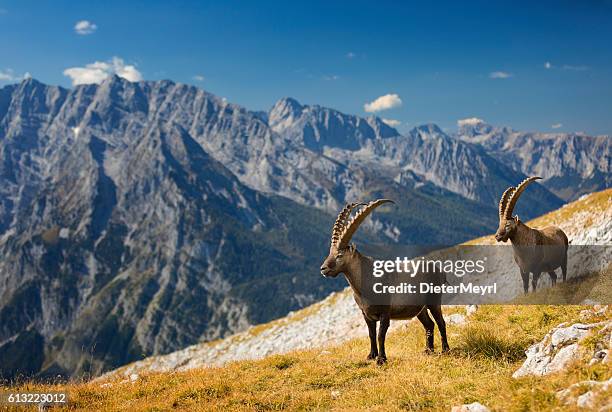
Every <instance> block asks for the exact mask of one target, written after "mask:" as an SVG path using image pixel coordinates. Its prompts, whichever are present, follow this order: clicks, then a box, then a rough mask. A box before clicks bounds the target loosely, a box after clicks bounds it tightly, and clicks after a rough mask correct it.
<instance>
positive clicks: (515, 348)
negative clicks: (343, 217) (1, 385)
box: [12, 306, 612, 411]
mask: <svg viewBox="0 0 612 412" xmlns="http://www.w3.org/2000/svg"><path fill="white" fill-rule="evenodd" d="M584 308H585V307H583V306H483V307H481V308H480V309H479V311H478V312H477V313H476V314H475V315H474V316H473V317H472V318H471V321H470V323H469V325H468V326H465V327H459V326H449V339H450V344H451V346H452V347H453V350H452V351H451V353H449V354H439V353H438V354H434V355H426V354H424V353H423V348H424V339H425V337H424V333H423V330H422V327H421V326H420V324H418V322H409V323H407V326H406V327H405V328H401V329H400V330H398V331H397V332H395V333H392V334H390V336H389V337H388V343H387V352H388V356H389V363H388V364H387V365H385V366H383V367H378V366H376V365H375V364H374V363H372V362H367V361H366V360H365V357H366V354H367V350H368V342H367V339H355V340H351V341H349V342H347V343H345V344H342V345H340V346H338V347H334V348H327V349H326V350H322V349H317V350H309V351H299V352H293V353H289V354H286V355H277V356H271V357H269V358H266V359H263V360H259V361H242V362H234V363H231V364H229V365H227V366H225V367H222V368H206V369H199V370H192V371H188V372H181V373H166V374H149V375H145V376H140V377H139V379H138V380H137V381H136V382H134V383H132V382H121V380H120V379H117V380H113V381H110V382H109V383H110V386H108V387H102V386H101V382H89V383H87V382H86V383H73V384H68V385H42V384H37V383H26V384H21V385H19V386H17V387H13V388H12V389H13V390H16V391H20V392H27V391H61V390H67V391H68V393H69V398H70V403H69V405H68V406H67V407H66V408H65V409H69V410H100V411H119V410H130V411H132V410H134V411H157V410H160V411H161V410H170V409H177V410H190V411H191V410H202V411H204V410H206V411H209V410H213V411H214V410H219V411H221V410H249V411H265V410H320V409H323V410H355V409H367V410H381V411H382V410H384V411H388V410H409V411H418V410H446V411H448V410H450V407H451V406H453V405H457V404H462V403H471V402H474V401H479V402H481V403H483V404H485V405H488V406H489V407H491V408H492V409H493V410H500V411H502V410H503V411H529V410H553V409H555V408H560V407H561V406H562V405H561V404H560V403H559V401H558V400H557V398H556V397H555V392H556V391H558V390H561V389H565V388H567V387H568V386H569V385H570V384H573V383H576V382H579V381H582V380H586V379H596V380H603V379H608V378H610V377H612V371H611V370H610V367H609V366H608V367H606V366H604V365H595V366H588V367H586V366H578V365H577V366H576V367H574V368H571V369H570V370H569V371H568V372H566V373H562V374H556V375H552V376H548V377H544V378H535V377H533V378H522V379H518V380H517V379H512V377H511V375H512V373H513V372H514V371H515V370H516V369H517V368H518V367H519V366H520V364H521V361H522V358H523V357H524V355H523V352H524V350H525V349H526V348H527V347H528V346H529V345H530V344H532V343H534V342H536V341H537V340H540V339H541V338H542V337H543V336H544V335H545V334H546V333H547V332H548V331H549V330H550V329H551V328H552V327H554V326H556V325H557V324H559V323H561V322H563V321H577V320H578V319H579V312H580V310H582V309H584ZM436 339H437V341H436V343H437V344H438V345H439V339H438V336H436ZM438 348H439V346H438ZM605 401H606V400H605V399H599V400H598V402H600V404H603V402H605Z"/></svg>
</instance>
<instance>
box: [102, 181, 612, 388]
mask: <svg viewBox="0 0 612 412" xmlns="http://www.w3.org/2000/svg"><path fill="white" fill-rule="evenodd" d="M529 224H531V225H534V227H542V225H550V224H554V225H559V226H560V227H561V228H562V229H563V230H564V231H565V232H566V233H567V235H568V236H569V237H570V238H571V239H574V240H573V242H574V243H575V244H576V243H578V244H581V243H584V244H608V245H610V244H612V238H610V233H612V189H608V190H606V191H603V192H598V193H593V194H591V195H588V196H585V197H584V198H582V199H581V200H579V201H576V202H574V203H571V204H569V205H566V206H564V207H563V208H561V209H559V210H556V211H554V212H551V213H549V214H547V215H544V216H541V217H540V218H538V219H535V220H534V221H533V222H529ZM494 242H495V241H494V239H493V238H492V236H488V237H486V238H480V239H475V240H473V241H471V242H469V243H470V244H490V243H494ZM506 269H507V271H508V273H507V275H506V277H507V278H508V279H510V280H515V283H516V284H517V285H519V286H518V288H517V290H518V291H519V292H518V293H520V290H521V289H520V277H519V276H518V274H517V273H516V269H515V268H514V267H512V266H508V267H507V268H506ZM570 278H571V274H570ZM337 282H340V283H343V284H345V282H346V281H345V279H344V278H342V277H341V278H340V279H338V280H337ZM402 323H403V322H401V321H393V322H391V330H393V329H396V328H401V325H402ZM360 336H367V328H366V327H365V325H364V322H363V317H362V315H361V313H360V311H359V309H358V307H357V306H356V304H355V302H354V300H353V296H352V292H351V291H350V289H349V288H346V289H345V290H344V291H343V292H340V293H335V294H332V295H331V296H329V297H328V298H326V299H325V300H323V301H321V302H319V303H316V304H314V305H312V306H310V307H307V308H305V309H302V310H301V311H299V312H295V313H292V314H291V315H289V316H287V317H286V318H283V319H279V320H276V321H274V322H271V323H268V324H265V325H259V326H256V327H253V328H251V329H249V330H247V331H245V332H243V333H240V334H236V335H234V336H231V337H228V338H226V339H224V340H221V341H217V342H211V343H206V344H202V345H195V346H192V347H189V348H185V349H184V350H182V351H178V352H174V353H171V354H168V355H165V356H161V357H151V358H148V359H145V360H143V361H140V362H136V363H133V364H131V365H128V366H126V367H124V368H121V369H119V370H117V371H114V372H113V373H110V374H108V375H106V376H107V377H109V376H125V377H129V376H130V375H131V374H133V373H138V374H141V373H146V372H169V371H185V370H190V369H193V368H201V367H205V366H219V365H224V364H226V363H227V362H231V361H234V360H244V359H258V358H262V357H265V356H268V355H271V354H277V355H278V354H282V353H286V352H290V351H293V350H301V349H312V348H317V347H325V346H328V345H336V344H338V343H341V342H344V341H346V340H349V339H351V338H354V337H360Z"/></svg>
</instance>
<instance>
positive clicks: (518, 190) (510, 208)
mask: <svg viewBox="0 0 612 412" xmlns="http://www.w3.org/2000/svg"><path fill="white" fill-rule="evenodd" d="M538 179H541V177H539V176H531V177H528V178H527V179H525V180H523V181H522V182H521V183H520V184H519V185H518V186H517V187H516V190H515V191H514V192H512V196H510V199H509V200H508V206H506V211H505V213H504V217H505V218H506V219H510V218H512V212H513V211H514V206H515V205H516V202H517V200H518V199H519V197H520V196H521V193H523V191H524V190H525V189H526V188H527V186H528V185H529V184H530V183H532V182H535V181H536V180H538Z"/></svg>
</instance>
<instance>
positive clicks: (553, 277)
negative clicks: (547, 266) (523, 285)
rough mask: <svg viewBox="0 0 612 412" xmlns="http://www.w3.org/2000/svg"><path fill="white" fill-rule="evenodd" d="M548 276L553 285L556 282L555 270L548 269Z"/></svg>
mask: <svg viewBox="0 0 612 412" xmlns="http://www.w3.org/2000/svg"><path fill="white" fill-rule="evenodd" d="M548 276H550V281H551V282H552V285H553V286H555V285H556V284H557V274H556V273H555V271H554V270H551V271H549V272H548Z"/></svg>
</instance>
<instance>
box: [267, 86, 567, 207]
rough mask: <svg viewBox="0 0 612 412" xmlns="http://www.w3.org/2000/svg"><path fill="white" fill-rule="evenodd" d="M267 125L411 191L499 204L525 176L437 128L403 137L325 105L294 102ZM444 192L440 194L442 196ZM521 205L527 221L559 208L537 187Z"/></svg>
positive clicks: (285, 103) (285, 102)
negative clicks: (430, 189)
mask: <svg viewBox="0 0 612 412" xmlns="http://www.w3.org/2000/svg"><path fill="white" fill-rule="evenodd" d="M268 121H269V123H270V127H271V128H272V129H273V130H274V131H276V132H277V133H279V134H281V135H283V136H285V137H288V138H289V139H290V140H291V141H293V142H295V143H297V144H301V145H305V146H307V147H309V148H310V149H312V150H316V151H319V152H322V153H323V154H324V155H325V156H326V157H327V158H329V159H333V160H334V161H336V162H340V163H341V164H342V165H345V166H348V167H349V168H350V169H351V170H356V169H357V170H364V171H365V173H364V176H379V178H384V179H386V180H388V181H393V182H396V183H397V184H399V185H400V186H405V187H408V188H411V189H414V188H417V189H418V188H419V187H420V186H421V185H423V184H425V183H428V184H432V185H435V186H437V187H438V188H440V189H442V192H443V193H444V192H446V193H447V192H451V193H455V194H458V195H460V196H462V197H464V198H467V199H470V200H474V201H476V202H480V203H484V204H486V205H489V206H490V207H496V206H497V202H498V200H499V196H500V195H501V193H502V192H503V191H504V190H505V189H506V188H507V187H508V186H512V185H516V184H517V183H518V182H520V181H521V180H522V179H524V177H525V175H524V174H522V173H521V172H517V171H516V170H514V169H513V168H512V167H510V166H509V165H506V164H504V163H503V162H500V161H498V160H497V159H495V158H494V157H492V156H490V155H489V154H488V153H487V151H486V150H483V148H482V147H480V146H478V145H473V144H469V143H464V142H462V141H460V140H458V139H454V138H452V137H450V136H448V135H447V134H445V133H444V132H443V131H442V130H441V129H440V128H439V127H438V126H436V125H433V124H429V125H424V126H419V127H416V128H414V129H412V130H411V131H410V132H408V133H407V134H406V135H400V134H399V133H398V132H397V130H395V129H393V128H392V127H389V126H387V125H386V124H385V123H383V122H382V120H380V119H379V118H376V117H369V118H367V119H363V118H360V117H358V116H351V115H347V114H343V113H340V112H338V111H336V110H333V109H328V108H324V107H321V106H308V105H302V104H300V103H298V102H297V101H296V100H295V99H290V98H285V99H281V100H279V101H278V102H277V103H276V104H275V105H274V106H273V107H272V109H271V110H270V112H269V114H268ZM353 176H355V174H353ZM354 178H355V177H354ZM356 178H357V179H359V178H360V177H359V175H357V176H356ZM336 193H338V192H336ZM443 193H441V194H440V195H439V196H441V197H443V196H444V194H443ZM523 202H525V203H523V205H522V206H523V207H524V210H527V211H528V212H527V215H528V216H529V217H532V216H535V215H537V214H541V213H544V212H546V211H549V210H551V209H552V208H554V207H558V206H559V205H560V204H561V201H560V200H559V199H558V198H557V197H556V196H554V195H552V194H551V193H550V192H549V191H548V190H546V189H544V188H543V187H541V186H538V185H536V186H534V188H533V189H532V191H531V195H530V197H529V198H528V199H527V198H525V199H524V200H523Z"/></svg>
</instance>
